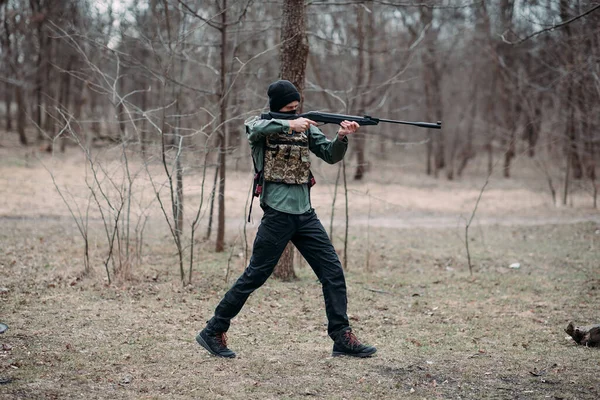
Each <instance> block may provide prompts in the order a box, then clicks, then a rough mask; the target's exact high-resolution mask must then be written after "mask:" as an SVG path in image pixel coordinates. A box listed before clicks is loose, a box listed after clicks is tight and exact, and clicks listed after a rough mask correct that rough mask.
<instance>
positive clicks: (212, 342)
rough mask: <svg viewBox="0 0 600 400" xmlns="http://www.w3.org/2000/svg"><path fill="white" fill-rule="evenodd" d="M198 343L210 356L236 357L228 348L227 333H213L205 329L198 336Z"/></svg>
mask: <svg viewBox="0 0 600 400" xmlns="http://www.w3.org/2000/svg"><path fill="white" fill-rule="evenodd" d="M196 342H198V344H199V345H200V346H202V347H204V348H205V349H206V350H208V351H209V353H210V354H212V355H215V356H217V357H226V358H234V357H235V353H234V352H233V351H231V350H229V349H228V348H227V335H226V334H225V332H212V331H211V330H208V329H206V328H204V329H203V330H202V331H201V332H200V333H199V334H198V335H197V336H196Z"/></svg>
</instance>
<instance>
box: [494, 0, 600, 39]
mask: <svg viewBox="0 0 600 400" xmlns="http://www.w3.org/2000/svg"><path fill="white" fill-rule="evenodd" d="M599 8H600V4H597V5H596V6H594V7H592V8H590V9H589V10H587V11H586V12H584V13H583V14H579V15H577V16H575V17H573V18H571V19H569V20H567V21H565V22H562V23H560V24H555V25H552V26H550V27H548V28H544V29H542V30H539V31H537V32H534V33H532V34H531V35H529V36H526V37H524V38H523V39H520V40H519V41H517V42H511V41H510V40H508V39H506V38H505V37H504V35H505V34H506V32H504V33H503V34H501V35H500V37H501V38H502V41H503V42H504V43H508V44H512V45H519V44H521V43H523V42H525V41H527V40H529V39H531V38H533V37H535V36H537V35H540V34H542V33H544V32H549V31H554V30H555V29H559V28H562V27H564V26H567V25H569V24H570V23H572V22H575V21H577V20H578V19H580V18H583V17H585V16H586V15H588V14H591V13H593V12H594V11H596V10H597V9H599Z"/></svg>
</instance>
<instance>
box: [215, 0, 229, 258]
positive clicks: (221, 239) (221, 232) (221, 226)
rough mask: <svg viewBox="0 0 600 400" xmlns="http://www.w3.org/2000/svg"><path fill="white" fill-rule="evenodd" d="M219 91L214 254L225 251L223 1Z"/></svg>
mask: <svg viewBox="0 0 600 400" xmlns="http://www.w3.org/2000/svg"><path fill="white" fill-rule="evenodd" d="M220 11H221V28H220V30H221V89H220V93H219V125H220V128H219V156H220V157H219V220H218V225H217V242H216V246H215V251H216V252H221V251H223V250H225V176H226V174H225V172H226V166H227V164H226V156H227V154H226V153H225V149H226V148H227V132H226V131H227V126H226V124H225V121H227V98H226V90H227V88H226V74H227V65H226V63H225V55H226V53H227V0H223V3H222V7H221V10H220Z"/></svg>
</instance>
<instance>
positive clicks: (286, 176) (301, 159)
mask: <svg viewBox="0 0 600 400" xmlns="http://www.w3.org/2000/svg"><path fill="white" fill-rule="evenodd" d="M264 154H265V158H264V168H263V171H264V180H265V181H266V182H278V183H287V184H290V185H300V184H307V183H309V175H310V159H309V150H308V136H306V134H304V133H294V134H292V135H287V134H280V135H273V136H272V137H269V138H267V140H266V146H265V153H264Z"/></svg>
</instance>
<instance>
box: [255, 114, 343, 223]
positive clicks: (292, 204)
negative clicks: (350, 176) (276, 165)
mask: <svg viewBox="0 0 600 400" xmlns="http://www.w3.org/2000/svg"><path fill="white" fill-rule="evenodd" d="M245 125H246V133H247V135H248V141H249V142H250V149H251V150H252V158H253V159H254V163H255V166H256V169H257V170H259V171H262V169H263V160H264V146H265V138H266V137H267V136H269V135H272V134H277V133H288V132H289V130H290V124H289V122H288V121H286V120H282V119H260V118H259V117H252V118H249V119H248V120H246V122H245ZM308 146H309V149H310V151H312V152H313V153H314V154H316V155H317V157H319V158H320V159H322V160H324V161H325V162H327V163H329V164H335V163H336V162H338V161H341V160H342V158H344V155H345V154H346V150H347V149H348V138H347V137H344V138H343V139H339V138H338V137H337V135H336V137H335V139H334V140H332V141H330V140H328V139H327V138H326V137H325V135H324V134H323V132H321V130H320V129H319V128H317V127H315V126H311V127H310V134H309V141H308ZM260 202H261V204H266V205H267V206H269V207H271V208H273V209H275V210H277V211H281V212H285V213H289V214H303V213H305V212H307V211H309V210H310V209H311V205H310V198H309V193H308V185H306V184H304V185H288V184H285V183H275V182H265V184H264V187H263V192H262V194H261V196H260Z"/></svg>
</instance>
